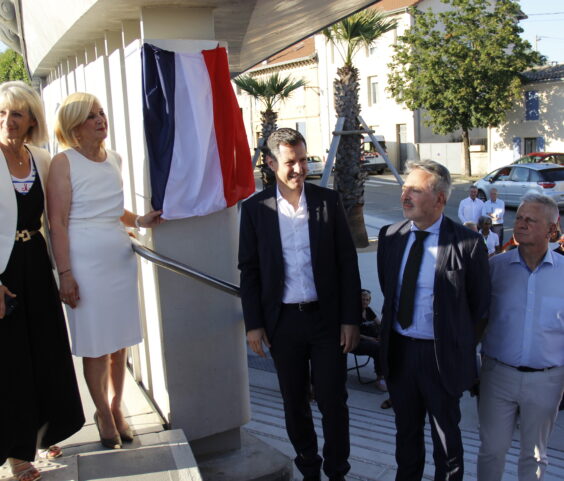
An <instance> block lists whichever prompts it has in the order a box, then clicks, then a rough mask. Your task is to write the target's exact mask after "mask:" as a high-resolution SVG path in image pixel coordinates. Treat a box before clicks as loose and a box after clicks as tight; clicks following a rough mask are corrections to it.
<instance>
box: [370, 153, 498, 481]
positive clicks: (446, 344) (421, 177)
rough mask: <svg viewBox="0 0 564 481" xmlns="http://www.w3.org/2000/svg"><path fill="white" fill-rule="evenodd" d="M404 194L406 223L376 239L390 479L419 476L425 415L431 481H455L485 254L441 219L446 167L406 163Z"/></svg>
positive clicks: (485, 278)
mask: <svg viewBox="0 0 564 481" xmlns="http://www.w3.org/2000/svg"><path fill="white" fill-rule="evenodd" d="M408 168H409V169H410V173H409V175H408V176H407V178H406V180H405V184H404V185H403V187H402V194H401V203H402V208H403V214H404V217H405V218H406V219H407V220H404V221H402V222H398V223H397V224H394V225H390V226H385V227H383V228H382V229H381V231H380V235H379V239H378V276H379V279H380V287H381V289H382V292H383V294H384V305H383V310H382V331H381V356H382V359H381V361H382V368H383V371H384V375H385V377H386V380H387V384H388V390H389V393H390V398H391V401H392V405H393V408H394V411H395V413H396V429H397V434H396V461H397V464H398V470H397V474H396V481H418V480H420V479H421V477H422V475H423V468H424V464H425V444H424V438H423V427H424V425H425V417H426V415H427V414H428V416H429V422H430V425H431V435H432V440H433V458H434V461H435V478H434V479H435V481H443V480H445V481H446V480H449V481H458V480H462V477H463V473H464V465H463V448H462V440H461V435H460V429H459V427H458V424H459V421H460V406H459V401H460V397H461V395H462V393H463V391H464V390H466V389H469V388H470V387H471V386H472V385H473V383H474V382H475V380H476V377H477V373H476V354H475V338H476V329H477V325H478V323H479V322H480V321H482V320H483V319H485V318H486V314H487V309H488V303H489V297H490V283H489V271H488V255H487V251H486V247H485V244H484V241H483V240H482V238H481V236H480V235H479V234H477V233H476V232H473V231H471V230H470V229H467V228H466V227H463V226H462V225H460V224H458V223H455V222H453V221H452V220H450V219H449V218H448V217H445V216H444V215H443V210H444V208H445V204H446V202H447V200H448V197H449V195H450V191H451V178H450V174H449V172H448V170H447V169H446V168H445V167H444V166H442V165H440V164H438V163H436V162H433V161H431V160H424V161H418V162H412V163H411V164H410V165H409V166H408Z"/></svg>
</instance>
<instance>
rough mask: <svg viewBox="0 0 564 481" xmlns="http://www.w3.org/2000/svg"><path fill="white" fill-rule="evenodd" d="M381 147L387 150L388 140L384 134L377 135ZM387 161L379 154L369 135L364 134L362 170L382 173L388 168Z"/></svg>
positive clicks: (361, 157) (370, 172)
mask: <svg viewBox="0 0 564 481" xmlns="http://www.w3.org/2000/svg"><path fill="white" fill-rule="evenodd" d="M375 137H376V140H377V141H378V143H379V144H380V147H382V149H384V152H386V141H385V140H384V136H383V135H375ZM386 167H387V164H386V161H385V160H384V159H383V158H382V156H381V155H379V154H378V152H377V151H376V148H375V147H374V145H372V140H371V138H370V136H369V135H366V134H364V137H363V140H362V152H361V154H360V170H361V171H362V172H368V173H369V174H378V175H381V174H383V173H384V170H386Z"/></svg>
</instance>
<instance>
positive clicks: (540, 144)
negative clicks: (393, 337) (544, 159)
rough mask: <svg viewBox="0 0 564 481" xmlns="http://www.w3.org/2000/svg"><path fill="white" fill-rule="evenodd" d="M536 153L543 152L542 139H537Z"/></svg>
mask: <svg viewBox="0 0 564 481" xmlns="http://www.w3.org/2000/svg"><path fill="white" fill-rule="evenodd" d="M537 152H544V137H537Z"/></svg>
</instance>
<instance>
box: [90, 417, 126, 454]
mask: <svg viewBox="0 0 564 481" xmlns="http://www.w3.org/2000/svg"><path fill="white" fill-rule="evenodd" d="M94 423H96V427H97V428H98V434H99V435H100V442H101V443H102V446H104V447H105V448H108V449H121V439H120V436H119V434H116V435H115V436H113V437H111V438H103V437H102V431H100V425H99V424H98V413H94Z"/></svg>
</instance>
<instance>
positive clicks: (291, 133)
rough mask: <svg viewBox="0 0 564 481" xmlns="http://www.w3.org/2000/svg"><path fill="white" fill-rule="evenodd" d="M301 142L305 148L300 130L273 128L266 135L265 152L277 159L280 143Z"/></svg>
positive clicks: (292, 144) (291, 143) (294, 144)
mask: <svg viewBox="0 0 564 481" xmlns="http://www.w3.org/2000/svg"><path fill="white" fill-rule="evenodd" d="M301 142H303V143H304V147H305V148H306V149H307V144H306V141H305V139H304V136H303V135H302V134H301V133H300V132H298V131H297V130H294V129H290V128H281V129H278V130H275V131H274V132H272V133H271V134H270V135H269V136H268V140H267V141H266V146H267V149H266V152H265V154H266V155H269V156H271V157H272V158H274V160H276V161H278V157H279V155H280V145H291V146H296V145H298V144H300V143H301Z"/></svg>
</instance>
